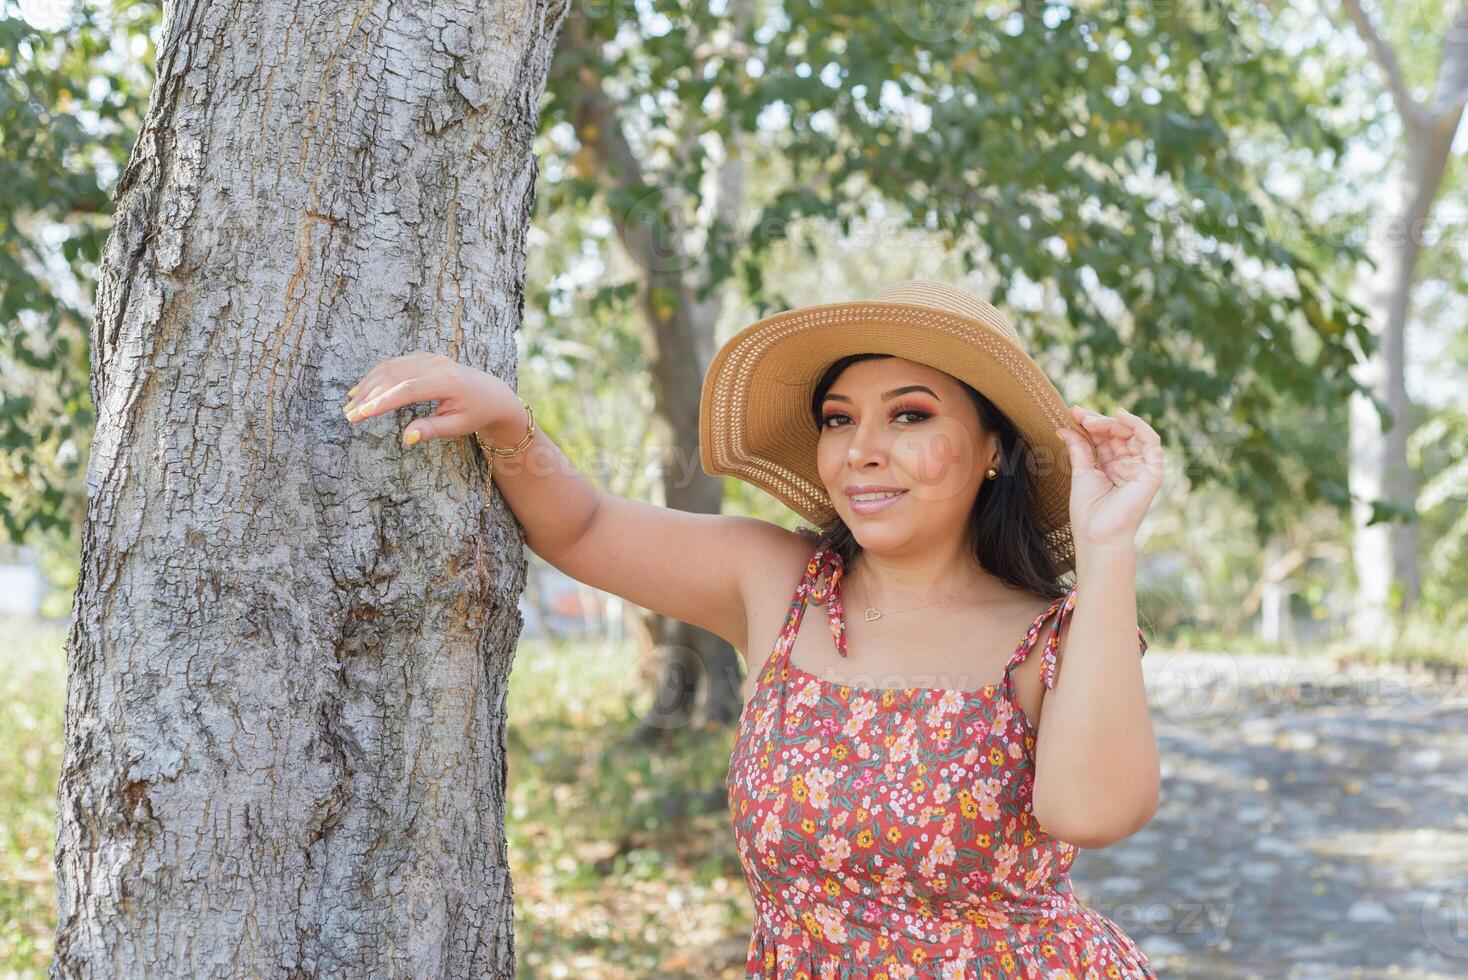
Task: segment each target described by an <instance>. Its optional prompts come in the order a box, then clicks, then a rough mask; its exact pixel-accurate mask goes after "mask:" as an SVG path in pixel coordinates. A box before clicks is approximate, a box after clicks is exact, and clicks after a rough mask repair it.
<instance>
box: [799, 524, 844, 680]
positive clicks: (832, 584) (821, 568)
mask: <svg viewBox="0 0 1468 980" xmlns="http://www.w3.org/2000/svg"><path fill="white" fill-rule="evenodd" d="M845 571H846V566H845V565H844V564H843V562H842V561H841V555H840V554H838V553H837V552H835V551H827V550H826V549H824V548H817V549H816V553H815V554H813V555H811V556H810V561H809V562H807V563H806V566H805V579H806V580H805V584H804V586H803V587H804V588H805V590H806V596H805V597H806V598H807V599H809V600H810V601H811V602H814V603H816V604H818V605H824V606H825V607H826V621H827V623H828V624H829V626H830V628H831V636H832V638H833V639H835V641H836V652H837V653H839V654H841V656H843V657H844V656H846V609H845V607H844V606H843V605H842V602H841V576H842V574H843V573H844V572H845Z"/></svg>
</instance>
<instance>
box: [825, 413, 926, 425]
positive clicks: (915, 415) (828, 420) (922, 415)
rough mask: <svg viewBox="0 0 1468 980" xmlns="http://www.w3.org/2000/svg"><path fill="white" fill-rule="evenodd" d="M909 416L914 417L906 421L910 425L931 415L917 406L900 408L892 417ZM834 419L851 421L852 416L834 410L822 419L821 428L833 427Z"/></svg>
mask: <svg viewBox="0 0 1468 980" xmlns="http://www.w3.org/2000/svg"><path fill="white" fill-rule="evenodd" d="M907 416H911V417H912V418H911V421H909V422H907V423H905V424H908V425H911V424H915V423H917V422H921V421H923V420H924V419H926V418H929V417H930V416H929V414H928V413H927V412H924V411H920V410H919V409H916V408H899V409H897V410H896V411H895V412H893V413H892V418H894V419H902V418H905V417H907ZM832 419H846V421H848V422H850V421H851V416H849V415H843V414H842V413H840V412H832V413H831V414H830V415H827V416H826V417H825V418H823V419H821V428H823V429H829V428H831V427H832V426H831V420H832Z"/></svg>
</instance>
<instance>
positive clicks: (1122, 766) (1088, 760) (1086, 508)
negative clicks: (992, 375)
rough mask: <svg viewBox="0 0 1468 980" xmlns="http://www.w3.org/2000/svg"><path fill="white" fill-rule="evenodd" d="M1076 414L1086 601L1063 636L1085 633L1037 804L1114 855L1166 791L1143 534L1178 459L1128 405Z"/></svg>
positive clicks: (1075, 517) (1058, 685)
mask: <svg viewBox="0 0 1468 980" xmlns="http://www.w3.org/2000/svg"><path fill="white" fill-rule="evenodd" d="M1071 417H1072V420H1073V422H1074V424H1073V425H1069V426H1065V427H1062V428H1060V429H1058V430H1057V432H1058V433H1059V435H1060V436H1061V438H1062V439H1064V440H1065V444H1066V450H1067V453H1068V455H1069V459H1070V470H1071V486H1070V527H1071V536H1072V539H1073V540H1074V542H1075V558H1076V562H1075V569H1076V584H1075V594H1076V601H1075V608H1074V610H1073V611H1072V612H1071V614H1070V616H1069V617H1068V620H1067V622H1066V623H1065V625H1064V626H1062V627H1057V628H1059V629H1060V630H1061V632H1062V634H1064V633H1071V634H1074V636H1073V638H1072V639H1071V640H1070V646H1072V647H1074V649H1072V650H1071V651H1070V652H1069V654H1068V656H1066V658H1065V670H1064V673H1065V680H1064V682H1060V681H1059V680H1058V677H1059V673H1057V674H1056V679H1054V680H1053V683H1054V685H1055V686H1054V688H1053V689H1052V690H1050V691H1049V692H1048V693H1044V694H1042V697H1041V703H1042V704H1043V708H1042V711H1041V719H1040V721H1039V723H1038V724H1039V731H1038V732H1037V734H1036V736H1035V787H1034V795H1033V797H1032V798H1031V806H1032V808H1033V810H1034V814H1035V818H1036V819H1037V820H1039V821H1040V824H1041V826H1043V827H1044V828H1045V829H1046V830H1048V831H1050V832H1051V833H1053V834H1054V835H1055V836H1057V837H1059V838H1060V839H1061V840H1063V841H1067V842H1069V843H1072V844H1075V845H1076V846H1077V847H1105V846H1106V845H1107V844H1111V843H1113V842H1115V841H1118V840H1121V839H1122V838H1123V837H1127V836H1129V835H1131V834H1133V833H1135V832H1136V831H1138V830H1140V829H1141V828H1142V827H1143V826H1145V825H1146V823H1147V821H1148V820H1150V819H1152V815H1153V814H1155V813H1156V812H1157V805H1158V799H1159V796H1160V794H1161V789H1160V786H1161V781H1162V779H1161V764H1160V762H1159V761H1158V758H1157V739H1156V736H1155V735H1154V734H1153V733H1152V719H1151V716H1150V714H1149V713H1148V709H1147V691H1146V687H1145V685H1144V683H1143V680H1142V662H1141V657H1140V656H1139V655H1138V650H1137V644H1138V633H1137V625H1136V621H1137V586H1136V580H1137V574H1136V573H1137V553H1136V545H1135V537H1136V532H1137V527H1138V525H1139V524H1140V523H1141V520H1142V518H1143V516H1145V514H1146V513H1147V509H1148V508H1149V507H1150V506H1151V504H1152V500H1153V498H1154V497H1156V495H1157V491H1158V490H1159V489H1160V488H1161V487H1162V477H1163V469H1164V464H1165V462H1166V454H1165V453H1164V451H1163V448H1162V440H1161V438H1160V437H1159V436H1158V435H1157V432H1156V430H1155V429H1153V428H1152V426H1150V425H1148V424H1147V422H1146V420H1144V419H1141V418H1139V417H1137V416H1136V415H1133V414H1132V413H1131V412H1128V411H1127V410H1126V409H1124V408H1122V409H1118V410H1117V415H1116V417H1115V418H1110V417H1108V416H1105V415H1101V414H1099V413H1097V412H1092V411H1089V410H1087V409H1085V408H1082V407H1081V406H1079V405H1072V406H1071ZM1057 639H1058V640H1060V641H1064V640H1065V639H1066V637H1065V636H1063V635H1062V636H1059V637H1057ZM1056 660H1057V662H1058V661H1059V660H1060V657H1059V655H1058V653H1057V657H1056Z"/></svg>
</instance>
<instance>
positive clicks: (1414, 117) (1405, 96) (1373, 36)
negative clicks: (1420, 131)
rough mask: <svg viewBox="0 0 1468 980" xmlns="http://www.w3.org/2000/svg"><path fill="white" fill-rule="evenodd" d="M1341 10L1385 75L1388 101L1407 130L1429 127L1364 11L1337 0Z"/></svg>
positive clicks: (1353, 0) (1354, 0) (1356, 0)
mask: <svg viewBox="0 0 1468 980" xmlns="http://www.w3.org/2000/svg"><path fill="white" fill-rule="evenodd" d="M1341 9H1342V10H1343V11H1344V12H1345V15H1346V16H1347V17H1349V18H1350V20H1351V23H1353V24H1355V25H1356V31H1357V32H1358V33H1359V34H1360V35H1361V39H1362V40H1363V41H1365V42H1366V47H1367V49H1368V50H1369V51H1370V52H1371V57H1372V58H1373V59H1374V60H1375V61H1376V64H1377V66H1378V67H1379V68H1381V71H1382V74H1384V75H1385V76H1386V83H1387V88H1388V89H1390V90H1391V93H1392V101H1394V102H1395V103H1396V104H1397V111H1399V112H1400V113H1401V114H1402V119H1403V120H1404V121H1405V122H1406V123H1407V125H1408V126H1409V127H1417V126H1427V125H1428V124H1429V120H1428V115H1427V110H1425V109H1424V108H1423V107H1422V106H1421V105H1419V104H1418V102H1417V100H1416V99H1414V98H1412V93H1411V92H1409V91H1408V90H1407V81H1406V79H1405V78H1403V77H1402V69H1401V66H1400V65H1399V64H1397V56H1396V54H1395V53H1393V51H1392V49H1391V46H1390V45H1388V44H1387V43H1386V40H1385V39H1384V38H1383V37H1382V36H1381V34H1379V33H1378V32H1377V30H1376V27H1375V26H1374V25H1373V24H1372V23H1371V18H1370V17H1369V16H1368V15H1367V13H1366V11H1365V10H1363V9H1361V3H1360V0H1341Z"/></svg>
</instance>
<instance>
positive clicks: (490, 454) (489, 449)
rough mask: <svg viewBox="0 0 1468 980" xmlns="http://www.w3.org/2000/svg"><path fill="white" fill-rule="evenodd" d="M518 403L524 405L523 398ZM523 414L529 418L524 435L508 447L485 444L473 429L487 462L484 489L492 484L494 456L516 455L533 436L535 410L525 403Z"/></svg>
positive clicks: (523, 449)
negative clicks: (487, 473)
mask: <svg viewBox="0 0 1468 980" xmlns="http://www.w3.org/2000/svg"><path fill="white" fill-rule="evenodd" d="M516 397H517V398H518V397H519V396H518V395H517V396H516ZM520 404H521V405H525V399H523V398H521V399H520ZM525 414H526V415H527V416H529V420H528V421H527V422H526V423H525V435H524V436H522V437H521V438H520V441H519V442H518V443H516V444H515V445H514V446H512V447H510V448H509V449H499V448H496V447H495V446H490V445H486V444H485V442H484V440H483V439H481V438H479V430H478V429H475V430H474V441H475V442H477V443H479V448H480V449H483V450H484V458H485V461H486V462H487V463H488V464H489V477H488V479H486V480H485V486H484V488H485V490H488V489H489V488H490V487H493V486H494V458H495V457H496V456H518V455H519V454H520V453H523V452H524V451H525V449H526V447H527V446H529V445H530V442H531V440H533V439H534V438H535V412H534V411H532V410H531V408H530V406H529V405H525ZM484 506H485V507H488V506H489V501H488V500H486V501H485V502H484Z"/></svg>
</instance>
